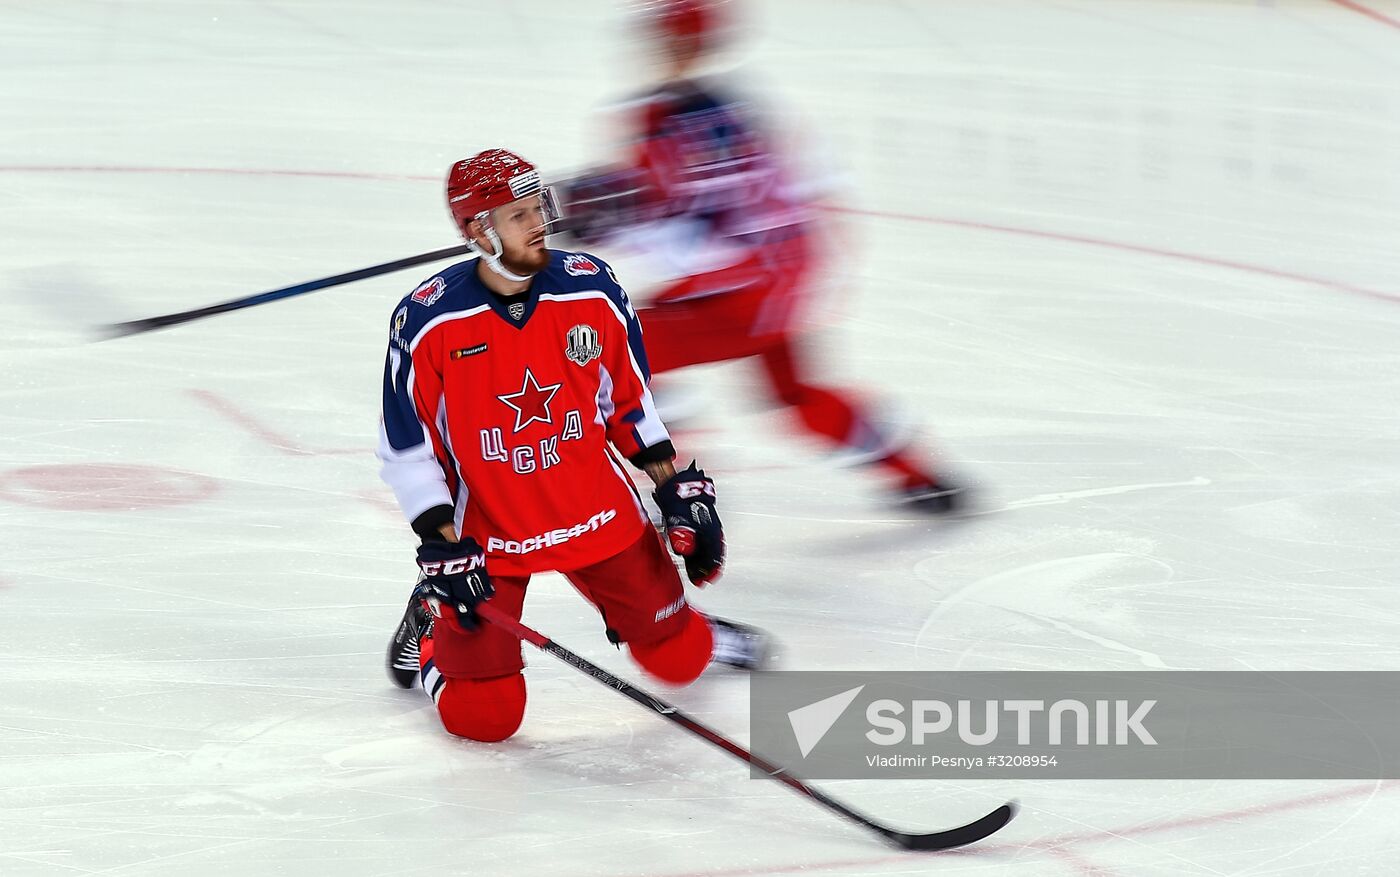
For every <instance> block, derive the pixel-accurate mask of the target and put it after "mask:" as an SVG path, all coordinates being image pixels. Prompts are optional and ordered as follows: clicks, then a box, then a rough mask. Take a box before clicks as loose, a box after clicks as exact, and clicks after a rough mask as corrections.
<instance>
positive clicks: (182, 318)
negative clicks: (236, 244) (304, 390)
mask: <svg viewBox="0 0 1400 877" xmlns="http://www.w3.org/2000/svg"><path fill="white" fill-rule="evenodd" d="M468 252H471V247H469V246H467V245H466V244H459V245H457V246H455V247H446V248H444V249H441V250H433V251H432V252H431V253H422V254H419V255H417V256H409V257H408V258H407V259H397V260H395V261H393V262H385V263H384V264H382V265H371V266H370V267H368V268H361V269H360V270H358V271H349V272H346V273H345V274H336V275H334V276H332V277H322V278H321V279H320V280H308V281H307V282H305V283H298V284H296V285H294V286H284V287H282V288H281V289H273V290H270V291H268V292H260V293H258V294H257V295H249V296H244V297H243V298H235V299H231V300H229V301H226V302H220V303H219V304H216V305H209V306H208V307H203V308H194V309H193V310H188V311H179V312H178V313H174V314H162V315H161V316H159V317H146V318H145V319H144V320H131V321H129V322H125V323H111V324H109V325H106V326H103V327H101V329H100V331H101V333H102V337H103V338H121V337H123V336H125V335H139V334H140V333H142V332H151V331H154V330H156V329H165V328H167V327H170V326H178V325H180V324H181V323H188V322H190V321H191V320H201V319H203V318H205V317H212V316H214V315H216V314H226V313H228V312H229V311H240V310H242V309H243V308H251V307H254V306H256V305H264V304H267V303H268V302H271V301H278V300H280V299H284V298H291V297H292V296H296V295H305V294H306V293H308V292H315V291H316V290H318V289H325V288H327V287H330V286H340V285H341V284H342V283H353V282H354V281H356V280H364V279H365V278H366V277H377V276H379V275H380V274H389V273H392V272H394V271H402V270H403V269H405V268H412V267H413V266H414V265H422V264H423V263H425V262H436V261H438V260H440V259H449V258H451V257H453V256H460V255H462V254H464V253H468Z"/></svg>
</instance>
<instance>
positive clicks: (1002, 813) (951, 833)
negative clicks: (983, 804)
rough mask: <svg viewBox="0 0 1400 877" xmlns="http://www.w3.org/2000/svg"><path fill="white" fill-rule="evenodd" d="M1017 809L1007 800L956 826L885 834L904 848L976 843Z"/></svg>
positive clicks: (930, 849)
mask: <svg viewBox="0 0 1400 877" xmlns="http://www.w3.org/2000/svg"><path fill="white" fill-rule="evenodd" d="M1018 809H1019V807H1018V806H1017V804H1016V802H1015V801H1008V802H1007V803H1005V804H1002V805H1001V806H1000V807H998V808H997V809H995V810H993V811H992V812H991V813H988V814H987V815H986V816H983V817H982V818H981V819H978V820H977V821H975V822H969V823H968V824H967V825H960V826H958V827H957V828H950V829H948V830H946V831H934V832H930V833H928V834H905V833H904V832H899V831H891V832H888V833H887V834H886V835H885V836H886V837H888V838H889V839H890V840H891V841H893V842H894V843H895V844H897V845H898V846H900V847H903V848H904V849H906V850H918V851H933V850H951V849H954V848H956V847H964V846H967V845H968V844H972V843H976V842H977V841H979V840H982V839H984V838H987V837H990V836H991V835H993V834H996V833H997V832H998V831H1000V830H1001V829H1002V828H1003V827H1004V826H1005V825H1006V823H1008V822H1010V821H1011V819H1012V817H1014V816H1015V815H1016V811H1017V810H1018Z"/></svg>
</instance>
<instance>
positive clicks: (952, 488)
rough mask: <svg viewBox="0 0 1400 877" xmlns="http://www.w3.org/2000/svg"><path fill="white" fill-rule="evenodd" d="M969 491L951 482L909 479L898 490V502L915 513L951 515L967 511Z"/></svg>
mask: <svg viewBox="0 0 1400 877" xmlns="http://www.w3.org/2000/svg"><path fill="white" fill-rule="evenodd" d="M970 498H971V497H970V495H969V491H968V489H967V487H965V486H964V485H961V484H958V483H956V482H953V481H947V480H935V479H926V478H910V479H908V480H907V481H905V482H904V484H903V485H901V486H900V488H899V496H898V501H899V503H900V504H901V505H904V506H908V507H909V508H912V509H915V510H916V511H921V512H925V513H927V514H931V515H953V514H957V513H959V512H964V511H967V506H968V500H969V499H970Z"/></svg>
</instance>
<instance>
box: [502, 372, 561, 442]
mask: <svg viewBox="0 0 1400 877" xmlns="http://www.w3.org/2000/svg"><path fill="white" fill-rule="evenodd" d="M562 386H564V385H563V384H549V385H548V386H544V387H541V386H540V382H539V381H537V380H535V376H534V375H533V374H531V373H530V369H529V368H526V369H525V380H524V381H523V382H522V383H521V384H520V392H519V393H508V394H506V395H504V396H497V397H496V398H497V399H500V400H501V401H502V402H504V403H506V404H507V405H509V406H510V407H511V408H513V409H515V431H516V432H520V430H522V429H524V428H525V427H527V426H529V425H530V424H532V423H534V422H535V421H536V420H538V421H539V422H540V423H549V424H552V423H554V421H553V420H551V419H550V417H549V403H550V401H551V400H552V399H553V398H554V394H555V393H557V392H559V388H560V387H562Z"/></svg>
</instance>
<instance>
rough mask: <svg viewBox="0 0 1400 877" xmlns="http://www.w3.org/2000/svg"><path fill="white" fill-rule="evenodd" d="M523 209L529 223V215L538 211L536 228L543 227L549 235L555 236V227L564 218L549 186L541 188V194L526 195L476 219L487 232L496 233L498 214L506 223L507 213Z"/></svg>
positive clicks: (477, 216)
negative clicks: (496, 217)
mask: <svg viewBox="0 0 1400 877" xmlns="http://www.w3.org/2000/svg"><path fill="white" fill-rule="evenodd" d="M536 199H537V200H536ZM532 200H533V201H536V203H534V204H531V203H530V202H531V201H532ZM521 208H523V209H524V210H525V211H526V216H527V219H526V221H527V222H528V214H529V213H530V212H531V211H536V219H537V220H538V226H536V227H543V228H544V233H545V234H547V235H548V234H553V233H554V232H555V231H556V230H557V229H556V228H555V225H556V224H557V223H558V222H559V220H560V218H562V216H563V214H562V213H561V211H560V210H559V202H558V201H557V200H555V197H554V190H553V189H552V188H550V187H549V186H541V187H540V190H539V192H537V193H536V194H534V195H526V196H525V197H524V198H519V199H517V200H515V201H512V202H510V203H509V204H507V205H506V206H504V207H497V208H496V209H495V210H487V211H484V212H482V213H478V214H477V215H476V218H477V219H478V220H480V221H481V225H482V227H483V228H485V229H486V230H487V231H495V229H496V223H495V220H494V219H493V217H494V216H495V215H496V214H498V213H500V214H502V217H503V218H502V221H506V220H505V218H504V217H505V216H506V215H508V214H506V213H505V211H511V212H514V211H516V210H520V209H521Z"/></svg>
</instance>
